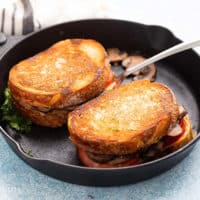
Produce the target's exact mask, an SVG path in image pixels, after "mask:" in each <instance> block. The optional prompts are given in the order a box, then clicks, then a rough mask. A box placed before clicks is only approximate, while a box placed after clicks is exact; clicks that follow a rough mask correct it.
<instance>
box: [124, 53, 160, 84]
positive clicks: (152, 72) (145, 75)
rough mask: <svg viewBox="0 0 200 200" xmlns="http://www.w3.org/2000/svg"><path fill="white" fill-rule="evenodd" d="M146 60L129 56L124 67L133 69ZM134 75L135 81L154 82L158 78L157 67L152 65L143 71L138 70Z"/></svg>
mask: <svg viewBox="0 0 200 200" xmlns="http://www.w3.org/2000/svg"><path fill="white" fill-rule="evenodd" d="M144 60H146V59H145V58H144V57H142V56H136V55H135V56H128V57H127V58H126V59H124V60H123V62H122V65H123V66H124V67H126V68H130V67H133V66H134V65H137V64H139V63H141V62H143V61H144ZM132 75H134V77H133V80H144V79H145V80H150V81H154V80H155V76H156V67H155V65H154V64H151V65H149V66H147V67H144V68H143V69H140V70H137V71H135V72H133V73H132Z"/></svg>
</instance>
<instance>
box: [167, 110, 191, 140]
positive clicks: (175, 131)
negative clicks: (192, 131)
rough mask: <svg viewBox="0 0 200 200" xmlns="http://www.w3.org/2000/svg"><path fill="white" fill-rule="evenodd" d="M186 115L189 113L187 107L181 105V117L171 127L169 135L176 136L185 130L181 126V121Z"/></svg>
mask: <svg viewBox="0 0 200 200" xmlns="http://www.w3.org/2000/svg"><path fill="white" fill-rule="evenodd" d="M185 115H187V111H186V109H185V108H184V107H183V106H179V117H178V120H177V123H176V124H175V125H173V126H172V127H171V128H170V129H169V131H168V134H167V135H168V136H171V137H175V136H178V135H180V134H181V133H182V131H183V130H182V127H181V126H180V122H181V120H182V119H183V117H185Z"/></svg>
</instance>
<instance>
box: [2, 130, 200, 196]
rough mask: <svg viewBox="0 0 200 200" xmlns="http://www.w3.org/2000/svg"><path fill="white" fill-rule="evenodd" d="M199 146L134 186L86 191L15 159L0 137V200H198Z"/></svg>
mask: <svg viewBox="0 0 200 200" xmlns="http://www.w3.org/2000/svg"><path fill="white" fill-rule="evenodd" d="M199 154H200V145H199V144H197V146H196V147H195V149H194V150H193V152H192V153H191V154H190V156H188V157H187V158H186V159H185V160H184V161H183V162H181V163H180V164H179V165H177V166H176V167H174V168H173V169H171V170H170V171H168V172H166V173H164V174H162V175H160V176H158V177H155V178H152V179H150V180H147V181H143V182H140V183H137V184H132V185H127V186H120V187H107V188H103V187H87V186H79V185H73V184H69V183H66V182H62V181H59V180H55V179H53V178H50V177H48V176H46V175H43V174H41V173H40V172H38V171H36V170H34V169H32V168H31V167H30V166H28V165H27V164H25V163H24V162H23V161H22V160H21V159H19V158H18V157H17V156H16V155H15V154H14V153H13V151H12V150H11V149H10V147H9V146H8V145H7V143H6V142H5V140H4V139H3V137H2V135H1V134H0V200H10V199H14V200H15V199H17V200H18V199H20V200H23V199H26V200H27V199H28V200H29V199H34V200H35V199H37V200H40V199H41V200H44V199H48V200H51V199H58V200H62V199H67V200H71V199H72V200H73V199H76V200H77V199H89V200H90V199H95V200H97V199H101V200H106V199H109V200H118V199H122V200H128V199H134V200H137V199H142V200H148V199H149V200H154V199H156V200H165V199H166V200H169V199H170V200H179V199H181V200H182V199H183V200H187V199H188V200H197V199H200V167H199V166H200V156H199Z"/></svg>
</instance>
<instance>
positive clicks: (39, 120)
mask: <svg viewBox="0 0 200 200" xmlns="http://www.w3.org/2000/svg"><path fill="white" fill-rule="evenodd" d="M13 104H14V106H15V108H16V110H17V111H18V112H19V113H20V114H21V115H22V116H24V117H25V118H27V119H30V120H31V121H32V122H34V123H35V124H38V125H41V126H47V127H51V128H56V127H60V126H62V125H63V124H66V123H67V115H68V112H69V111H67V110H53V111H50V112H47V113H44V112H40V111H38V110H37V109H33V108H31V107H29V106H21V105H20V104H18V103H17V102H16V101H15V100H13Z"/></svg>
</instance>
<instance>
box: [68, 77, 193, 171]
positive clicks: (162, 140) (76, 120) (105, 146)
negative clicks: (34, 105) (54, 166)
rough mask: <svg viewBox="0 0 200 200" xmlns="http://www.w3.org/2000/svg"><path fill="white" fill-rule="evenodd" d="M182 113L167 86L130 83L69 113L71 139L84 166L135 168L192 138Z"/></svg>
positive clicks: (146, 82)
mask: <svg viewBox="0 0 200 200" xmlns="http://www.w3.org/2000/svg"><path fill="white" fill-rule="evenodd" d="M184 112H185V111H181V109H180V107H179V105H178V103H177V101H176V98H175V96H174V94H173V92H172V91H171V90H170V89H169V88H168V87H167V86H165V85H163V84H160V83H156V82H155V83H151V82H150V81H147V80H143V81H134V82H132V83H129V84H126V85H123V86H121V87H119V88H116V89H113V90H111V91H107V92H105V93H104V94H102V95H100V96H99V97H97V98H96V99H93V100H91V101H89V102H87V103H85V104H83V105H81V106H80V107H78V108H76V109H75V110H74V111H72V112H71V113H69V117H68V128H69V132H70V139H71V140H72V142H73V143H74V144H75V145H76V146H77V150H78V154H79V157H80V160H81V161H82V163H83V164H84V165H86V166H89V167H100V168H101V167H102V168H107V167H108V168H109V167H122V166H129V165H134V164H138V163H142V162H144V161H145V160H147V159H149V158H152V157H154V158H155V157H157V156H160V155H163V154H164V153H165V152H167V151H171V150H174V149H176V148H179V147H181V146H183V145H184V144H185V143H187V142H188V141H190V140H191V139H192V138H193V135H192V130H191V123H190V120H189V117H188V115H186V113H185V114H184ZM172 138H173V139H172ZM170 140H171V141H170ZM153 151H154V155H150V154H152V152H153Z"/></svg>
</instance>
